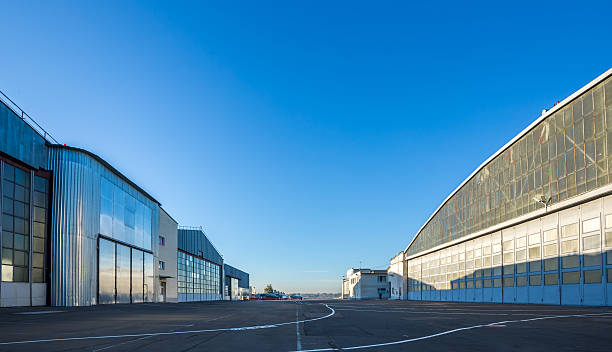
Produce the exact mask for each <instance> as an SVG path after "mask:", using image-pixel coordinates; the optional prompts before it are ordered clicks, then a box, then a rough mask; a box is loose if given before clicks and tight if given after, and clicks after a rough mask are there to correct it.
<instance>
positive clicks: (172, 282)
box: [158, 207, 178, 303]
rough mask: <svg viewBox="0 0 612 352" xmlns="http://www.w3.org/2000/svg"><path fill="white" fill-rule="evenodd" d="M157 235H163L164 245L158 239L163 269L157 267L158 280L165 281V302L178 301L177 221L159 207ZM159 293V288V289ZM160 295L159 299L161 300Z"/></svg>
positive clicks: (159, 255)
mask: <svg viewBox="0 0 612 352" xmlns="http://www.w3.org/2000/svg"><path fill="white" fill-rule="evenodd" d="M159 236H163V237H164V242H165V245H163V246H162V245H161V244H160V243H159V241H158V248H159V251H158V257H159V260H160V261H163V262H164V266H165V269H163V270H162V269H159V265H158V269H159V277H160V280H163V281H165V282H166V297H165V301H166V302H172V303H174V302H178V293H177V275H178V273H177V263H178V262H177V244H178V223H177V222H176V221H175V220H174V219H172V217H171V216H170V215H168V213H166V211H165V210H164V209H162V208H161V207H160V208H159ZM159 293H160V295H161V289H160V291H159ZM161 298H162V297H161V296H160V301H163V299H161Z"/></svg>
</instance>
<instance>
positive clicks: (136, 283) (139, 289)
mask: <svg viewBox="0 0 612 352" xmlns="http://www.w3.org/2000/svg"><path fill="white" fill-rule="evenodd" d="M142 254H143V253H142V251H139V250H137V249H132V303H140V302H142V301H143V285H144V276H143V270H144V269H143V264H144V263H143V257H142Z"/></svg>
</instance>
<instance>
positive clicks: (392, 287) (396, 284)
mask: <svg viewBox="0 0 612 352" xmlns="http://www.w3.org/2000/svg"><path fill="white" fill-rule="evenodd" d="M387 281H389V299H405V298H406V286H405V281H404V252H399V253H398V254H397V255H396V256H395V257H393V258H391V263H390V264H389V267H388V268H387Z"/></svg>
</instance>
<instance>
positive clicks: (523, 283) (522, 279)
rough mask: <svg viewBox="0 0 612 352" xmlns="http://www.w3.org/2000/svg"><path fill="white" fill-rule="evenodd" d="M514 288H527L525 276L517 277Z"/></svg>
mask: <svg viewBox="0 0 612 352" xmlns="http://www.w3.org/2000/svg"><path fill="white" fill-rule="evenodd" d="M516 286H527V276H517V277H516Z"/></svg>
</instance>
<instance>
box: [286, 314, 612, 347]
mask: <svg viewBox="0 0 612 352" xmlns="http://www.w3.org/2000/svg"><path fill="white" fill-rule="evenodd" d="M610 314H612V312H609V313H593V314H571V315H552V316H545V317H539V318H531V319H520V320H506V321H499V322H496V323H488V324H480V325H473V326H467V327H464V328H458V329H453V330H447V331H443V332H439V333H437V334H433V335H427V336H421V337H415V338H411V339H405V340H399V341H392V342H384V343H377V344H372V345H362V346H351V347H342V349H341V350H342V351H345V350H359V349H365V348H372V347H384V346H391V345H399V344H402V343H408V342H414V341H421V340H427V339H431V338H434V337H438V336H443V335H448V334H452V333H455V332H459V331H463V330H472V329H478V328H482V327H491V326H495V325H500V324H509V323H521V322H528V321H534V320H546V319H558V318H584V317H590V316H603V315H610ZM327 351H338V349H337V348H315V349H312V350H301V351H300V352H327ZM291 352H297V351H291Z"/></svg>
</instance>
